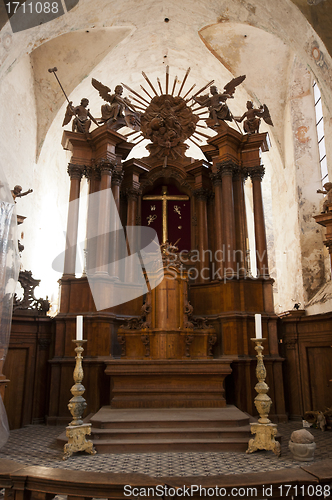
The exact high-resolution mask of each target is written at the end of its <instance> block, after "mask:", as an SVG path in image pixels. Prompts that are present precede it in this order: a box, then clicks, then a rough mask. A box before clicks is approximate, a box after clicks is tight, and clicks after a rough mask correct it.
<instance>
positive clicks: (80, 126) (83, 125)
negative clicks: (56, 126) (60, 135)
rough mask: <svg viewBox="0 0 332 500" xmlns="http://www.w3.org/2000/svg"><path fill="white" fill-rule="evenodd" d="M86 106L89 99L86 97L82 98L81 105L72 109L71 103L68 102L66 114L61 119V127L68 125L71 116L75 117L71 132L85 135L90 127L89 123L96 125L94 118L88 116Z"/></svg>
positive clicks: (88, 112)
mask: <svg viewBox="0 0 332 500" xmlns="http://www.w3.org/2000/svg"><path fill="white" fill-rule="evenodd" d="M88 104H89V99H87V98H86V97H83V99H82V100H81V104H80V105H79V106H75V107H74V106H73V102H72V101H70V102H69V104H68V106H67V109H66V114H65V117H64V119H63V123H62V126H63V127H64V126H65V125H68V123H70V121H71V119H72V117H73V116H75V118H74V120H73V124H72V131H73V132H80V133H81V134H87V133H88V132H89V129H90V126H91V121H93V123H95V124H96V125H98V123H97V121H96V120H95V118H94V117H93V116H92V115H91V114H90V111H89V110H88V109H86V108H87V106H88ZM98 126H99V125H98Z"/></svg>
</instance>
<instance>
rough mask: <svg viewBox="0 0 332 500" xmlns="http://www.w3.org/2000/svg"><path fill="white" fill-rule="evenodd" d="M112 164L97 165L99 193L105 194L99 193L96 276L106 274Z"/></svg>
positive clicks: (107, 161)
mask: <svg viewBox="0 0 332 500" xmlns="http://www.w3.org/2000/svg"><path fill="white" fill-rule="evenodd" d="M114 166H115V165H114V163H112V162H111V161H109V160H101V161H100V162H99V163H98V164H97V168H98V170H99V171H100V176H101V181H100V191H104V190H106V193H100V201H99V212H98V238H97V248H96V274H105V275H106V274H107V275H108V265H109V233H110V226H111V224H110V222H111V211H112V199H111V197H112V191H111V183H112V172H113V170H114Z"/></svg>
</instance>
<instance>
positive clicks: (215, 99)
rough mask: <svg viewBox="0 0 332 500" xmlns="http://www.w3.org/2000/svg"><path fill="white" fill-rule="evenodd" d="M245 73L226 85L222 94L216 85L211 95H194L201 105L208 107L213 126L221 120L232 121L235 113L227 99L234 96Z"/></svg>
mask: <svg viewBox="0 0 332 500" xmlns="http://www.w3.org/2000/svg"><path fill="white" fill-rule="evenodd" d="M245 77H246V76H245V75H242V76H238V77H237V78H233V79H232V80H231V81H230V82H228V83H227V84H226V85H225V87H224V92H223V93H222V94H219V93H218V89H217V87H216V86H214V85H213V86H212V87H210V92H211V94H212V95H211V96H209V95H204V96H200V97H193V99H194V100H195V101H196V102H198V103H199V104H200V105H201V106H203V107H207V108H208V109H209V112H210V116H209V118H210V119H211V120H213V125H212V127H218V126H219V125H220V123H219V120H221V121H232V120H233V115H232V113H231V112H230V110H229V107H228V106H227V104H226V101H227V99H233V98H234V95H233V94H234V92H235V89H236V87H237V86H238V85H240V83H242V82H243V80H244V79H245Z"/></svg>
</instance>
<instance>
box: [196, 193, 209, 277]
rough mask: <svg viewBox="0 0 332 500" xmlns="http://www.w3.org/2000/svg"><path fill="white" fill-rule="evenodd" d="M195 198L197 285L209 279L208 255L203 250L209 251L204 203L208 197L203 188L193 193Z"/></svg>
mask: <svg viewBox="0 0 332 500" xmlns="http://www.w3.org/2000/svg"><path fill="white" fill-rule="evenodd" d="M194 195H195V198H196V213H197V231H198V252H199V262H198V272H199V275H198V278H197V280H196V282H197V283H204V282H206V281H207V280H209V279H210V265H209V264H210V262H209V253H208V252H205V251H204V250H209V240H208V224H207V208H206V202H207V198H208V196H209V191H208V190H207V189H204V188H200V189H196V190H195V191H194Z"/></svg>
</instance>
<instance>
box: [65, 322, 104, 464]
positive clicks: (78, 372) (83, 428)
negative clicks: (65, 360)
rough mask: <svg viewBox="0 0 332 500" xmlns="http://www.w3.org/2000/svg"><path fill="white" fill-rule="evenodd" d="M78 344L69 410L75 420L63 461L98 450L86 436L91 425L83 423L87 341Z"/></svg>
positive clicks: (68, 429)
mask: <svg viewBox="0 0 332 500" xmlns="http://www.w3.org/2000/svg"><path fill="white" fill-rule="evenodd" d="M79 317H80V318H82V320H83V316H77V318H79ZM73 342H75V343H76V348H75V352H76V354H77V355H76V358H75V359H76V364H75V369H74V374H73V378H74V382H75V384H74V385H73V386H72V388H71V389H70V392H71V393H72V395H73V397H72V398H71V400H70V401H69V404H68V408H69V411H70V413H71V414H72V416H73V420H72V421H71V422H70V424H69V425H68V427H67V428H66V436H67V438H68V443H67V444H65V446H64V456H63V460H66V459H67V458H68V457H70V456H71V455H72V454H73V453H75V452H77V451H86V452H87V453H90V454H91V455H94V454H95V453H97V452H96V450H95V449H94V447H93V443H92V441H87V440H86V435H89V434H91V424H84V423H83V412H84V410H85V408H86V401H85V399H84V398H83V396H82V394H83V393H84V392H85V387H84V385H83V384H82V380H83V367H82V360H83V357H82V352H83V351H84V349H83V347H82V346H83V344H84V343H85V342H87V341H86V340H73Z"/></svg>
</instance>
